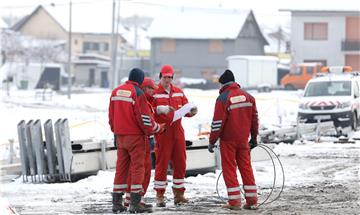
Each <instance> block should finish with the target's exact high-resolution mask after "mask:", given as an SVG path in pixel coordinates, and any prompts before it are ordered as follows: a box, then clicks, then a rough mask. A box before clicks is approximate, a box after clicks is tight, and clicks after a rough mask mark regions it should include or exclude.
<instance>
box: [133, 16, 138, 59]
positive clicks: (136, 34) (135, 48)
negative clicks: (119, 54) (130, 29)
mask: <svg viewBox="0 0 360 215" xmlns="http://www.w3.org/2000/svg"><path fill="white" fill-rule="evenodd" d="M134 21H135V23H134V34H135V35H134V51H135V57H138V16H137V15H135V17H134Z"/></svg>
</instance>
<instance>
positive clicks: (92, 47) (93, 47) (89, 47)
mask: <svg viewBox="0 0 360 215" xmlns="http://www.w3.org/2000/svg"><path fill="white" fill-rule="evenodd" d="M108 50H109V44H108V43H106V42H103V43H97V42H84V43H83V52H85V53H86V52H87V51H100V52H106V51H108Z"/></svg>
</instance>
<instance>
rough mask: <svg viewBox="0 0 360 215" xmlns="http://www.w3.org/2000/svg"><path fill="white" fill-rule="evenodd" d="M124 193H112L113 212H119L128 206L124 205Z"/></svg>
mask: <svg viewBox="0 0 360 215" xmlns="http://www.w3.org/2000/svg"><path fill="white" fill-rule="evenodd" d="M123 195H124V193H112V203H113V205H112V212H113V213H118V212H123V211H126V207H125V206H124V205H123V199H122V196H123Z"/></svg>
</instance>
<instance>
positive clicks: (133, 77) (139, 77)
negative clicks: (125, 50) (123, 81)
mask: <svg viewBox="0 0 360 215" xmlns="http://www.w3.org/2000/svg"><path fill="white" fill-rule="evenodd" d="M129 81H134V82H137V83H138V84H139V85H141V84H142V82H143V81H144V71H142V70H141V69H139V68H134V69H132V70H131V71H130V73H129Z"/></svg>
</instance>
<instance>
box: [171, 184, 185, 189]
mask: <svg viewBox="0 0 360 215" xmlns="http://www.w3.org/2000/svg"><path fill="white" fill-rule="evenodd" d="M172 187H173V188H183V187H184V184H173V186H172Z"/></svg>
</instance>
